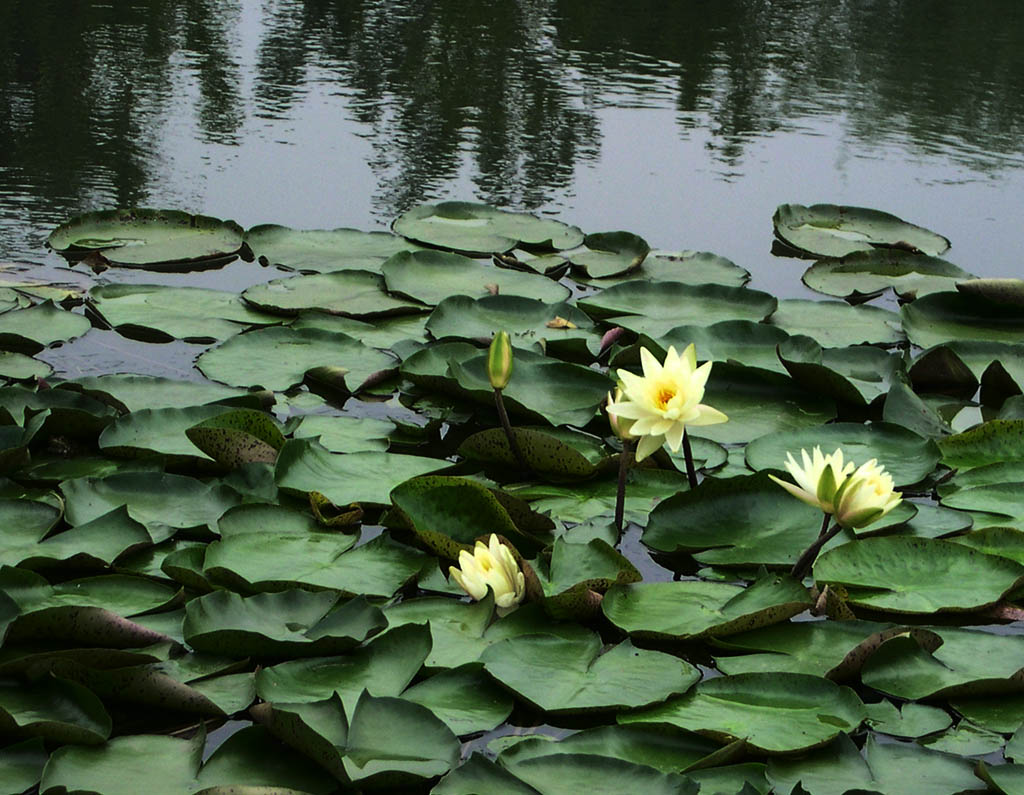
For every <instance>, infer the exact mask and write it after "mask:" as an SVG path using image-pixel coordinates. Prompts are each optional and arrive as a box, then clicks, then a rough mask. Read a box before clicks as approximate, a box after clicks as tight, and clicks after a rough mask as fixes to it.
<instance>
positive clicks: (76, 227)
mask: <svg viewBox="0 0 1024 795" xmlns="http://www.w3.org/2000/svg"><path fill="white" fill-rule="evenodd" d="M242 234H243V232H242V227H240V226H239V225H238V224H236V223H235V222H234V221H221V220H220V219H218V218H211V217H210V216H207V215H191V214H189V213H185V212H181V211H180V210H150V209H141V208H140V209H121V210H99V211H96V212H89V213H84V214H82V215H79V216H76V217H74V218H72V219H71V220H70V221H67V222H66V223H64V224H61V225H60V226H58V227H57V228H56V229H54V230H53V231H52V232H51V233H50V236H49V237H48V238H47V240H46V242H47V245H49V246H50V248H52V249H53V250H54V251H57V252H59V253H61V254H64V255H66V256H70V257H81V256H83V255H85V254H87V253H88V252H90V251H99V252H100V253H101V254H102V255H103V256H104V257H106V258H107V259H108V260H110V262H112V263H113V264H115V265H125V266H130V267H137V268H149V269H152V270H158V269H157V268H153V266H155V265H174V264H178V263H183V262H195V261H197V260H208V259H214V258H223V257H227V256H231V255H232V254H235V253H237V252H238V250H239V249H240V248H241V247H242ZM168 269H169V270H174V268H168ZM159 270H164V268H159Z"/></svg>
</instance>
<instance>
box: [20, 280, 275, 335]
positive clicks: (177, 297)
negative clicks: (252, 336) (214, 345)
mask: <svg viewBox="0 0 1024 795" xmlns="http://www.w3.org/2000/svg"><path fill="white" fill-rule="evenodd" d="M89 297H90V299H91V300H92V302H93V303H92V307H93V308H94V309H95V310H96V311H97V312H99V314H100V315H101V316H102V318H103V319H104V320H105V321H106V322H107V323H108V324H110V326H111V327H113V328H114V329H116V330H117V331H119V332H120V333H122V334H124V335H125V336H128V337H137V338H142V339H146V340H150V339H152V340H153V341H156V342H166V341H168V340H171V339H184V340H199V341H210V340H223V339H227V338H228V337H233V336H234V335H235V334H238V333H239V332H241V331H244V330H245V329H246V328H248V327H250V326H254V325H259V326H266V325H273V324H276V323H278V322H280V321H279V318H275V317H273V316H268V315H265V314H263V313H261V312H257V311H255V310H253V309H252V308H251V307H250V306H248V305H246V304H245V303H244V302H243V301H241V300H239V298H238V295H237V294H236V293H229V292H223V291H221V290H208V289H206V288H203V287H165V286H162V285H156V284H106V285H102V286H100V287H93V288H92V290H90V291H89ZM0 322H2V321H0Z"/></svg>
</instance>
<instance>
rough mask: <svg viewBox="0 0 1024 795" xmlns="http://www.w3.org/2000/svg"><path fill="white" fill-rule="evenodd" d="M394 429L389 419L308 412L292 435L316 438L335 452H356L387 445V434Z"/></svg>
mask: <svg viewBox="0 0 1024 795" xmlns="http://www.w3.org/2000/svg"><path fill="white" fill-rule="evenodd" d="M394 430H395V424H394V423H393V422H391V421H390V420H380V419H377V418H376V417H337V416H331V415H326V414H324V415H307V416H305V417H302V419H301V421H300V423H299V427H298V428H296V429H295V430H294V431H293V432H292V435H293V436H294V437H295V438H296V439H311V438H315V439H317V440H318V441H319V442H320V444H322V445H323V446H324V447H325V448H327V449H328V450H330V451H331V452H332V453H357V452H360V451H365V450H378V451H383V450H387V449H388V445H389V441H388V436H389V435H390V434H391V432H392V431H394Z"/></svg>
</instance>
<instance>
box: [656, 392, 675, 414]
mask: <svg viewBox="0 0 1024 795" xmlns="http://www.w3.org/2000/svg"><path fill="white" fill-rule="evenodd" d="M675 396H676V391H675V390H674V389H672V388H671V387H667V386H663V387H662V388H661V389H659V390H658V396H657V397H656V398H655V399H654V402H655V404H656V405H657V406H658V408H659V409H661V410H663V411H664V410H665V408H666V407H667V406H668V403H669V401H670V400H672V398H674V397H675Z"/></svg>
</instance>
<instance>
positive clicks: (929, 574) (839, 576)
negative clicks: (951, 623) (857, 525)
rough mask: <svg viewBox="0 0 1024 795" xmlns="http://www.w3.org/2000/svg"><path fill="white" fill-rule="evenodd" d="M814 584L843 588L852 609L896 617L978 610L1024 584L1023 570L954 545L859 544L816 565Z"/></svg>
mask: <svg viewBox="0 0 1024 795" xmlns="http://www.w3.org/2000/svg"><path fill="white" fill-rule="evenodd" d="M814 578H815V580H816V581H817V582H819V583H822V584H826V583H827V584H832V585H842V586H844V587H845V588H846V590H847V594H848V596H847V598H848V600H849V601H850V602H851V603H852V604H856V605H862V606H864V607H869V608H874V609H876V610H887V611H894V612H900V613H933V612H942V611H967V610H977V609H980V608H983V607H986V606H988V605H991V604H994V603H995V602H997V601H998V600H999V599H1000V598H1001V597H1002V596H1003V595H1004V594H1006V593H1008V592H1009V591H1010V590H1012V589H1013V588H1014V587H1016V586H1017V585H1018V584H1019V583H1020V582H1022V581H1024V565H1022V564H1020V563H1015V562H1013V561H1011V560H1007V559H1006V558H999V557H995V556H993V555H985V554H982V553H979V552H975V551H974V550H971V549H967V548H966V547H964V546H963V545H961V544H956V543H953V542H952V541H943V540H941V539H934V538H907V537H905V536H891V537H881V538H878V537H875V538H865V539H860V540H858V541H856V542H854V543H850V544H843V545H841V546H838V547H835V548H834V549H831V550H829V551H827V552H825V553H824V554H822V555H821V557H819V558H818V559H817V560H816V561H815V563H814Z"/></svg>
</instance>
